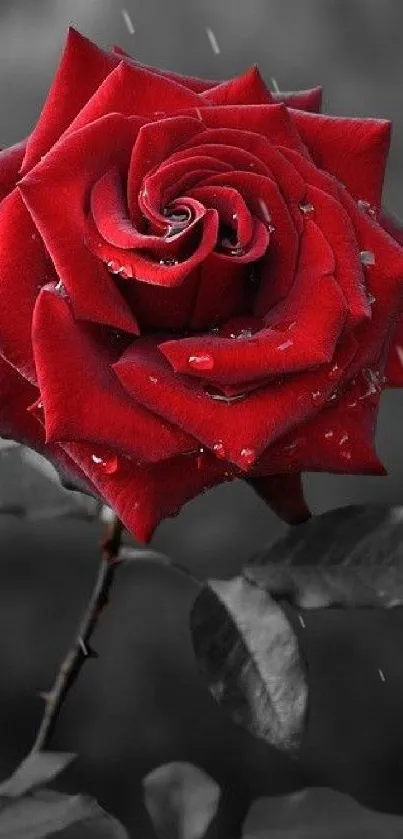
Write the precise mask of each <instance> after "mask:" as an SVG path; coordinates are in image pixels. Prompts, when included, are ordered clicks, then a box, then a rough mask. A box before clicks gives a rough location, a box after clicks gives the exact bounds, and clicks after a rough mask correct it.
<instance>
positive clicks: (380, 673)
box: [378, 667, 386, 682]
mask: <svg viewBox="0 0 403 839" xmlns="http://www.w3.org/2000/svg"><path fill="white" fill-rule="evenodd" d="M378 673H379V676H380V679H381V682H386V678H385V674H384V672H383V670H381V668H380V667H379V668H378Z"/></svg>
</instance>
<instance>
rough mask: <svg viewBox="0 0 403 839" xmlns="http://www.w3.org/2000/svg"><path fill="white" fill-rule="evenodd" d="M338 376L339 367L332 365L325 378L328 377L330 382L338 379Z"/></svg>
mask: <svg viewBox="0 0 403 839" xmlns="http://www.w3.org/2000/svg"><path fill="white" fill-rule="evenodd" d="M339 374H340V367H339V365H338V364H333V367H331V368H330V370H329V372H328V374H327V377H328V379H330V380H331V381H332V380H333V379H338V378H339Z"/></svg>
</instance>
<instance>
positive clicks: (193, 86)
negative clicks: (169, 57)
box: [113, 44, 221, 93]
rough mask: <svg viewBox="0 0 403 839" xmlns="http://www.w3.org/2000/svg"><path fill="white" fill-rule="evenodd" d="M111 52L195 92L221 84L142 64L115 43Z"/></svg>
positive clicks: (201, 91)
mask: <svg viewBox="0 0 403 839" xmlns="http://www.w3.org/2000/svg"><path fill="white" fill-rule="evenodd" d="M113 52H114V53H116V55H120V56H124V57H125V58H127V59H128V60H129V61H130V62H131V63H132V64H134V65H135V67H143V68H144V69H145V70H148V71H149V72H150V73H154V75H156V76H164V78H166V79H171V80H172V81H174V82H179V84H182V85H184V86H185V87H188V88H189V89H190V90H194V91H195V93H203V91H204V90H209V89H210V88H211V87H216V86H217V85H220V84H221V81H212V80H208V79H199V78H198V76H182V74H181V73H174V72H173V71H172V70H165V69H163V68H161V67H151V66H150V65H149V64H144V62H142V61H137V60H136V59H134V58H133V57H132V56H131V55H130V54H129V53H128V52H126V51H125V50H123V49H122V48H121V47H119V46H118V45H117V44H115V45H114V47H113Z"/></svg>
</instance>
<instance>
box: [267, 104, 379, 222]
mask: <svg viewBox="0 0 403 839" xmlns="http://www.w3.org/2000/svg"><path fill="white" fill-rule="evenodd" d="M289 113H290V114H292V119H293V122H294V124H295V126H296V128H297V130H298V132H299V134H300V136H301V138H302V140H303V142H304V143H305V145H306V146H307V147H308V149H309V151H310V153H311V155H312V157H313V159H314V161H315V163H316V164H317V166H319V167H320V168H322V169H327V170H328V171H329V172H331V173H332V174H333V175H336V177H337V178H338V179H339V180H340V181H341V182H342V183H343V184H345V186H346V187H347V188H348V189H349V190H350V192H351V193H352V194H353V195H354V196H355V198H361V199H364V200H366V201H369V203H370V204H371V205H373V206H374V207H376V208H378V209H379V207H380V203H381V196H382V186H383V182H384V178H385V169H386V162H387V157H388V151H389V143H390V131H391V123H390V122H389V121H388V120H381V119H353V118H350V117H349V118H345V117H331V116H327V115H326V116H325V115H322V114H309V113H306V112H305V111H297V110H295V111H293V110H292V109H290V111H289ZM284 145H287V143H284Z"/></svg>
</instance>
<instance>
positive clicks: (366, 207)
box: [357, 198, 376, 219]
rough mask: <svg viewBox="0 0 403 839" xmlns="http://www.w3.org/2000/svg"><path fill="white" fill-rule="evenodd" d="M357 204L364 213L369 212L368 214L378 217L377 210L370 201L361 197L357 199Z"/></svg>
mask: <svg viewBox="0 0 403 839" xmlns="http://www.w3.org/2000/svg"><path fill="white" fill-rule="evenodd" d="M357 206H358V209H359V210H362V212H363V213H367V215H369V216H371V218H374V219H376V210H375V209H374V207H373V206H372V204H370V203H369V201H365V200H364V199H363V198H359V199H358V201H357Z"/></svg>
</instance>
